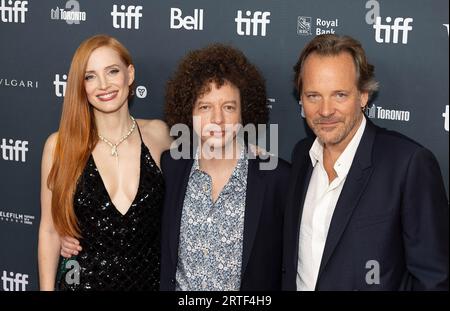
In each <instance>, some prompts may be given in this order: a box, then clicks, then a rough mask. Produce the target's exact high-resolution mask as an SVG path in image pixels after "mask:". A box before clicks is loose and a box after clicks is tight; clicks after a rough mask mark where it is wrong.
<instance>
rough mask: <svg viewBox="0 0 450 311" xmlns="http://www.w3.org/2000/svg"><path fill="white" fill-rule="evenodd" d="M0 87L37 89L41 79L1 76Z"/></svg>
mask: <svg viewBox="0 0 450 311" xmlns="http://www.w3.org/2000/svg"><path fill="white" fill-rule="evenodd" d="M0 87H21V88H31V89H37V88H38V87H39V81H31V80H23V79H17V78H12V79H11V78H0Z"/></svg>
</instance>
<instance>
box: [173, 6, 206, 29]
mask: <svg viewBox="0 0 450 311" xmlns="http://www.w3.org/2000/svg"><path fill="white" fill-rule="evenodd" d="M181 14H183V12H182V11H181V9H178V8H171V9H170V29H180V28H184V29H186V30H192V29H193V30H203V9H195V10H194V16H186V17H184V18H183V17H181Z"/></svg>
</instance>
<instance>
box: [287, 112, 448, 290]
mask: <svg viewBox="0 0 450 311" xmlns="http://www.w3.org/2000/svg"><path fill="white" fill-rule="evenodd" d="M313 141H314V139H313V138H309V139H305V140H302V141H300V142H299V143H298V144H297V145H296V147H295V149H294V152H293V156H292V175H291V181H290V189H289V193H288V199H287V207H286V216H285V222H286V223H285V230H284V240H283V243H284V253H283V289H284V290H295V289H296V275H297V261H298V246H299V228H300V223H301V216H302V210H303V203H304V200H305V196H306V192H307V189H308V185H309V181H310V178H311V174H312V165H311V159H310V157H309V149H310V148H311V145H312V143H313ZM448 247H449V206H448V200H447V197H446V193H445V189H444V185H443V182H442V176H441V172H440V169H439V165H438V163H437V161H436V159H435V158H434V156H433V155H432V153H431V152H430V151H428V150H427V149H425V148H424V147H422V146H420V145H419V144H418V143H416V142H414V141H412V140H411V139H409V138H407V137H405V136H403V135H401V134H399V133H396V132H392V131H387V130H385V129H381V128H379V127H377V126H375V125H374V124H373V123H372V122H371V121H370V120H367V124H366V128H365V131H364V134H363V137H362V139H361V142H360V144H359V147H358V149H357V151H356V155H355V158H354V160H353V163H352V166H351V168H350V171H349V173H348V175H347V178H346V181H345V184H344V187H343V189H342V192H341V194H340V197H339V200H338V202H337V204H336V208H335V211H334V214H333V217H332V220H331V224H330V228H329V231H328V236H327V240H326V243H325V248H324V252H323V256H322V261H321V265H320V269H319V275H318V280H317V283H316V290H448V286H449V278H448V274H449V257H448V254H449V252H448ZM370 260H376V261H378V263H379V268H380V284H372V285H369V284H368V283H367V282H366V274H367V273H368V272H369V271H370V270H371V268H373V267H374V266H372V265H370V263H369V264H368V267H367V268H366V264H367V263H368V261H370Z"/></svg>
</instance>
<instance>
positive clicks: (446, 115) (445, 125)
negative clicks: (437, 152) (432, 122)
mask: <svg viewBox="0 0 450 311" xmlns="http://www.w3.org/2000/svg"><path fill="white" fill-rule="evenodd" d="M442 116H443V117H444V130H446V131H447V132H448V105H446V106H445V112H444V113H443V114H442Z"/></svg>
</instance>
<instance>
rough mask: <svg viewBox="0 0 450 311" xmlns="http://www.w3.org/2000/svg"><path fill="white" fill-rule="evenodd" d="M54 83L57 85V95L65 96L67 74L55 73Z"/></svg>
mask: <svg viewBox="0 0 450 311" xmlns="http://www.w3.org/2000/svg"><path fill="white" fill-rule="evenodd" d="M53 85H54V86H55V95H56V97H64V96H65V95H66V85H67V75H66V74H63V75H59V74H55V80H54V81H53Z"/></svg>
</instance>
